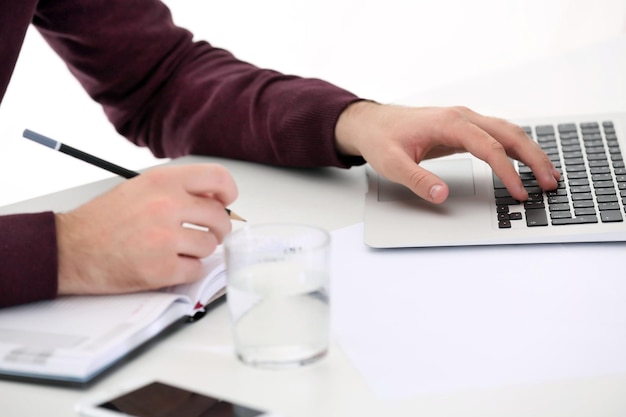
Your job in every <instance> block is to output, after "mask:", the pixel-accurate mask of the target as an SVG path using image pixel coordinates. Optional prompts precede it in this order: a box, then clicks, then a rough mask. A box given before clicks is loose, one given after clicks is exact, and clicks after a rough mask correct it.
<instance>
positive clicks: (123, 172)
mask: <svg viewBox="0 0 626 417" xmlns="http://www.w3.org/2000/svg"><path fill="white" fill-rule="evenodd" d="M23 136H24V137H25V138H26V139H30V140H32V141H33V142H37V143H39V144H40V145H43V146H46V147H48V148H51V149H54V150H55V151H59V152H62V153H64V154H66V155H70V156H73V157H74V158H77V159H80V160H81V161H84V162H87V163H89V164H91V165H95V166H97V167H99V168H102V169H105V170H107V171H109V172H112V173H114V174H117V175H119V176H121V177H124V178H133V177H136V176H137V175H139V173H138V172H136V171H131V170H129V169H126V168H124V167H121V166H119V165H115V164H114V163H111V162H109V161H105V160H104V159H100V158H98V157H97V156H94V155H90V154H88V153H86V152H83V151H81V150H79V149H76V148H73V147H71V146H69V145H65V144H64V143H61V142H58V141H56V140H54V139H51V138H49V137H47V136H44V135H42V134H39V133H37V132H33V131H32V130H28V129H26V130H24V133H23ZM226 212H227V213H228V215H229V217H230V218H231V219H232V220H238V221H244V222H245V220H244V219H243V217H241V216H239V215H238V214H236V213H234V212H233V211H231V210H230V209H226Z"/></svg>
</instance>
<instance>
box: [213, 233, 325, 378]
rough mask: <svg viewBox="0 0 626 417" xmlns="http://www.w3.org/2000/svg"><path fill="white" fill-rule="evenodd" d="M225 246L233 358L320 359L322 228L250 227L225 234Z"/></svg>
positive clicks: (276, 363) (264, 363) (289, 363)
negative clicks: (234, 356) (233, 348)
mask: <svg viewBox="0 0 626 417" xmlns="http://www.w3.org/2000/svg"><path fill="white" fill-rule="evenodd" d="M224 248H225V254H226V269H227V275H228V292H227V294H228V295H227V299H228V307H229V310H230V314H231V318H232V323H233V335H234V346H235V352H236V354H237V357H238V358H239V359H240V360H241V361H242V362H244V363H246V364H250V365H253V366H260V367H268V368H283V367H296V366H300V365H305V364H308V363H312V362H315V361H316V360H318V359H320V358H322V357H323V356H324V355H325V354H326V352H327V350H328V345H329V338H330V309H329V294H328V291H329V257H330V235H329V233H328V232H326V231H325V230H322V229H319V228H316V227H311V226H304V225H294V224H266V225H252V226H247V227H245V228H243V229H240V230H238V231H236V232H234V233H231V234H230V235H228V236H227V237H226V239H225V241H224Z"/></svg>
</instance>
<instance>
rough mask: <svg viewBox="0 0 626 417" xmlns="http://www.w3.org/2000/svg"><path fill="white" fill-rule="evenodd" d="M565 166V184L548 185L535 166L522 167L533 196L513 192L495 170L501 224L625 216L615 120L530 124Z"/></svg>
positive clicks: (625, 188) (624, 178)
mask: <svg viewBox="0 0 626 417" xmlns="http://www.w3.org/2000/svg"><path fill="white" fill-rule="evenodd" d="M523 129H524V130H525V131H526V133H527V134H528V135H529V136H530V137H532V138H533V139H535V140H536V141H537V142H538V143H539V145H540V146H541V147H542V148H543V150H544V151H545V152H546V153H547V154H548V156H549V157H550V159H551V160H552V162H553V163H554V165H555V166H556V167H557V169H559V170H560V171H561V180H560V181H559V186H558V188H557V189H556V190H553V191H542V190H541V188H540V187H539V185H538V184H537V180H536V179H535V177H534V175H533V173H532V171H531V170H530V168H529V167H528V166H526V165H524V164H523V163H521V162H517V168H518V172H519V175H520V178H521V179H522V182H523V184H524V187H525V188H526V190H527V191H528V196H529V198H528V200H527V201H525V202H523V203H522V202H519V201H517V200H515V199H514V198H512V197H511V195H510V194H509V192H508V191H507V190H506V188H505V187H504V185H503V184H502V182H501V181H500V179H499V178H498V177H497V176H496V175H495V174H494V176H493V183H494V188H495V190H494V191H495V197H496V206H497V213H498V227H499V228H501V229H508V228H511V225H512V222H516V221H519V222H520V223H522V224H523V223H524V220H525V224H526V226H528V227H541V226H559V227H563V226H567V225H572V224H595V223H599V222H601V223H611V222H622V221H624V216H625V214H626V212H625V207H626V169H625V168H624V159H623V157H622V152H621V150H620V146H619V143H618V140H617V136H616V132H615V127H614V125H613V122H611V121H603V122H589V123H564V124H559V125H556V126H553V125H538V126H524V127H523Z"/></svg>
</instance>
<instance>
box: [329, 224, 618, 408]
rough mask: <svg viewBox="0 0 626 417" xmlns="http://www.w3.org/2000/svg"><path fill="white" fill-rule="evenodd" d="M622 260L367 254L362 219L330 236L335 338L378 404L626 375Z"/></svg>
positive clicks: (575, 248) (476, 252)
mask: <svg viewBox="0 0 626 417" xmlns="http://www.w3.org/2000/svg"><path fill="white" fill-rule="evenodd" d="M416 233H419V231H416ZM625 259H626V244H623V243H602V244H566V245H558V244H557V245H524V246H494V247H465V248H428V249H392V250H373V249H369V248H367V247H366V246H365V245H364V244H363V225H362V224H358V225H355V226H351V227H348V228H344V229H341V230H339V231H336V232H334V233H333V265H332V293H331V296H332V302H331V305H332V313H333V331H334V334H335V338H336V339H337V341H338V343H339V345H340V346H341V348H342V349H343V350H344V351H345V353H346V354H347V355H348V357H349V358H350V359H351V360H352V362H353V363H354V365H355V367H356V368H357V369H358V370H359V371H360V373H361V374H362V375H363V377H364V378H365V380H366V381H367V383H368V385H369V386H370V387H371V388H372V389H373V390H374V392H376V393H377V394H378V395H379V396H380V397H383V398H402V397H408V396H412V395H416V394H423V393H435V392H439V393H441V392H452V391H459V390H467V389H476V388H485V387H494V386H504V385H510V384H517V383H532V382H538V381H549V380H557V379H562V378H570V377H581V376H590V375H598V374H611V373H617V372H624V371H626V273H625V270H624V264H625V262H624V260H625Z"/></svg>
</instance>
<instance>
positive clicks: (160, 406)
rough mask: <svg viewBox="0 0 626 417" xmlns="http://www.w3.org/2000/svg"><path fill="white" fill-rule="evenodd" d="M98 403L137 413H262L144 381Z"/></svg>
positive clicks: (247, 416)
mask: <svg viewBox="0 0 626 417" xmlns="http://www.w3.org/2000/svg"><path fill="white" fill-rule="evenodd" d="M98 407H99V408H104V409H107V410H113V411H118V412H120V413H124V414H128V415H131V416H136V417H255V416H260V415H262V414H263V412H261V411H258V410H253V409H251V408H248V407H244V406H241V405H237V404H233V403H230V402H227V401H222V400H220V399H217V398H212V397H209V396H206V395H204V394H199V393H197V392H192V391H188V390H186V389H182V388H178V387H173V386H171V385H168V384H164V383H161V382H152V383H150V384H148V385H144V386H143V387H141V388H138V389H136V390H134V391H131V392H129V393H126V394H123V395H120V396H119V397H117V398H114V399H112V400H109V401H106V402H104V403H102V404H99V405H98Z"/></svg>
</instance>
